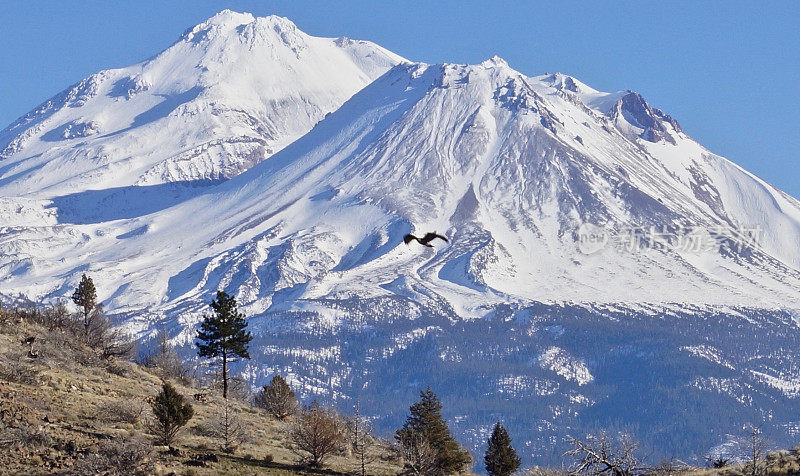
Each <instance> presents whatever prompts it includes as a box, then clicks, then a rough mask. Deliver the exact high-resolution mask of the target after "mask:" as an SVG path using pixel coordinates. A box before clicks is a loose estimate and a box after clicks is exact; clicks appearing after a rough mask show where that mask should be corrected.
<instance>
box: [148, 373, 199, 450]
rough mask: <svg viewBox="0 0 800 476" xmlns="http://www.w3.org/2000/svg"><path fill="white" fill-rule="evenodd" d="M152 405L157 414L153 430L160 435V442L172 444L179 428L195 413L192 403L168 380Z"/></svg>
mask: <svg viewBox="0 0 800 476" xmlns="http://www.w3.org/2000/svg"><path fill="white" fill-rule="evenodd" d="M151 406H152V407H153V414H155V416H156V423H155V424H154V425H153V426H152V430H153V432H154V433H155V434H156V436H157V437H158V441H159V443H161V444H164V445H167V446H169V445H170V444H172V442H173V441H174V439H175V436H176V435H177V434H178V430H180V429H181V427H183V426H184V425H186V423H188V422H189V420H190V419H191V418H192V416H193V415H194V408H192V405H191V404H190V403H189V402H187V401H186V399H185V398H184V397H183V395H181V394H180V393H178V391H177V390H175V387H173V386H172V385H170V384H169V383H167V382H164V385H163V387H162V388H161V393H159V394H158V395H157V396H156V398H155V400H154V401H153V403H152V405H151Z"/></svg>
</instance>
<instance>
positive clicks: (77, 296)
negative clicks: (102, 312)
mask: <svg viewBox="0 0 800 476" xmlns="http://www.w3.org/2000/svg"><path fill="white" fill-rule="evenodd" d="M72 302H74V303H75V304H76V305H77V306H78V308H79V309H80V312H81V315H82V317H83V334H84V337H85V338H86V339H87V340H88V338H89V334H90V333H91V327H92V321H93V317H94V316H95V314H96V313H97V312H98V311H97V309H96V308H97V291H96V290H95V287H94V282H93V281H92V278H90V277H88V276H86V275H85V274H84V275H83V276H82V277H81V282H80V283H79V284H78V287H77V288H75V292H74V293H72Z"/></svg>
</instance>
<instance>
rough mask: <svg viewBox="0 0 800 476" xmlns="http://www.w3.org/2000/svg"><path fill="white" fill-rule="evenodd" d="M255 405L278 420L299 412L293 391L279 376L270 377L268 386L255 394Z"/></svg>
mask: <svg viewBox="0 0 800 476" xmlns="http://www.w3.org/2000/svg"><path fill="white" fill-rule="evenodd" d="M255 404H256V406H259V407H261V408H263V409H265V410H266V411H267V412H269V414H270V415H272V416H274V417H275V418H277V419H278V420H285V419H286V418H288V417H290V416H292V415H294V414H295V413H297V410H299V405H298V403H297V397H296V396H295V394H294V391H292V389H291V387H289V384H287V383H286V380H284V379H283V377H281V376H280V375H276V376H274V377H272V381H271V382H270V383H269V385H264V387H263V388H262V389H261V391H259V392H258V394H256V398H255Z"/></svg>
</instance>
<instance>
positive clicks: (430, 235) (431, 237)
mask: <svg viewBox="0 0 800 476" xmlns="http://www.w3.org/2000/svg"><path fill="white" fill-rule="evenodd" d="M436 238H441V239H443V240H444V241H447V238H445V237H444V236H442V235H437V234H436V232H433V233H430V232H428V233H426V234H425V236H423V237H422V238H417V237H416V236H414V235H412V234H410V233H409V234H408V235H406V236H404V237H403V242H404V243H405V244H409V243H411V242H412V241H414V240H417V242H418V243H419V244H421V245H425V246H427V247H428V248H433V245H432V244H431V241H433V240H434V239H436Z"/></svg>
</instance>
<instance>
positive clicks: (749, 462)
mask: <svg viewBox="0 0 800 476" xmlns="http://www.w3.org/2000/svg"><path fill="white" fill-rule="evenodd" d="M767 445H768V441H767V438H766V437H765V436H764V433H763V431H762V430H761V427H760V426H758V425H754V424H751V425H748V428H747V436H746V437H744V438H740V439H739V442H738V447H739V452H740V454H741V455H742V456H743V459H744V461H745V465H744V468H743V469H744V473H745V474H746V475H748V476H762V475H765V474H766V473H767V469H768V468H767V464H766V456H767Z"/></svg>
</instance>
